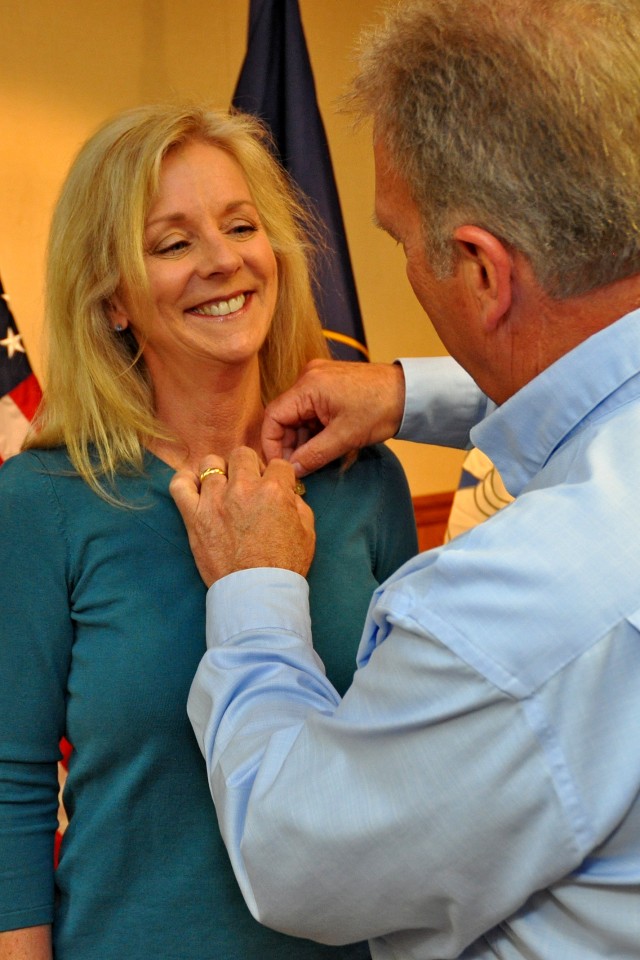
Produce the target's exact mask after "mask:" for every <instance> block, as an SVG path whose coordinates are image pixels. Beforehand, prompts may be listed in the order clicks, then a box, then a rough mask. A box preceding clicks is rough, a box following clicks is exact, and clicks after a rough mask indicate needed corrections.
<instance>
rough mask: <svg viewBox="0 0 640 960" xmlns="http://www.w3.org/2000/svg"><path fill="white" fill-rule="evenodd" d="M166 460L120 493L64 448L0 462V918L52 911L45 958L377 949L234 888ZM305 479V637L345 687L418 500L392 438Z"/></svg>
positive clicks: (1, 924)
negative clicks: (309, 529) (61, 812)
mask: <svg viewBox="0 0 640 960" xmlns="http://www.w3.org/2000/svg"><path fill="white" fill-rule="evenodd" d="M171 476H172V470H171V469H170V468H169V467H168V466H166V465H165V464H164V463H162V462H161V461H160V460H158V459H156V458H155V457H153V456H151V455H148V456H147V458H146V474H145V476H144V477H142V478H141V477H121V478H120V480H119V488H118V489H119V493H120V495H121V496H122V497H124V498H125V499H126V500H127V502H128V503H129V504H130V505H131V507H132V508H131V509H127V508H123V507H116V506H112V505H110V504H109V503H107V502H106V501H104V500H103V499H101V498H99V497H97V496H96V495H95V494H94V493H93V492H92V491H91V490H90V489H89V487H88V486H87V485H86V484H85V483H84V482H83V481H82V480H81V479H79V478H78V477H77V476H74V475H73V473H72V471H71V470H70V466H69V462H68V459H67V457H66V454H65V452H64V451H63V450H48V451H37V452H36V451H33V452H28V453H24V454H20V455H19V456H17V457H14V458H12V459H11V460H9V461H8V462H7V463H6V464H5V465H4V466H3V467H2V469H0V530H1V535H0V557H1V563H0V569H1V570H2V571H3V576H2V578H0V704H1V705H2V706H1V709H0V929H12V928H17V927H23V926H31V925H34V924H40V923H53V934H54V957H55V960H147V958H153V960H251V958H255V960H270V958H278V960H280V958H283V960H284V958H292V960H298V958H299V960H312V958H318V960H320V958H330V957H334V958H340V960H356V958H365V957H368V956H369V952H368V949H367V947H366V945H365V944H356V945H353V946H350V947H339V948H330V947H326V946H320V945H318V944H313V943H311V942H309V941H304V940H298V939H294V938H291V937H287V936H284V935H282V934H278V933H274V932H273V931H270V930H267V929H266V928H264V927H262V926H260V925H259V924H258V923H257V922H256V921H254V920H253V918H252V917H251V915H250V914H249V911H248V910H247V908H246V906H245V904H244V902H243V900H242V897H241V895H240V893H239V890H238V888H237V886H236V883H235V879H234V877H233V873H232V871H231V868H230V866H229V862H228V859H227V855H226V851H225V849H224V846H223V844H222V841H221V839H220V836H219V833H218V829H217V823H216V817H215V810H214V807H213V803H212V801H211V797H210V794H209V788H208V784H207V779H206V771H205V765H204V761H203V759H202V757H201V755H200V753H199V750H198V747H197V745H196V742H195V738H194V735H193V733H192V730H191V727H190V724H189V721H188V719H187V715H186V709H185V705H186V701H187V694H188V691H189V686H190V684H191V680H192V678H193V675H194V673H195V670H196V667H197V665H198V663H199V660H200V658H201V656H202V654H203V653H204V650H205V636H204V610H205V588H204V585H203V583H202V582H201V580H200V577H199V575H198V573H197V571H196V568H195V565H194V563H193V559H192V557H191V553H190V550H189V546H188V542H187V537H186V533H185V530H184V527H183V524H182V520H181V518H180V515H179V514H178V512H177V509H176V508H175V506H174V504H173V501H172V499H171V496H170V494H169V489H168V487H169V481H170V479H171ZM305 482H306V486H307V494H306V499H307V502H308V503H309V504H310V505H311V507H312V508H313V510H314V512H315V515H316V525H317V537H318V542H317V552H316V558H315V560H314V562H313V566H312V568H311V570H310V572H309V584H310V597H311V612H312V620H313V632H314V642H315V646H316V648H317V650H318V652H319V654H320V656H321V657H322V659H323V660H324V662H325V664H326V668H327V673H328V675H329V677H330V679H331V680H332V681H333V683H334V684H335V686H336V687H337V689H338V690H339V691H340V692H344V690H345V689H346V687H347V686H348V685H349V683H350V680H351V677H352V674H353V671H354V668H355V653H356V648H357V645H358V641H359V638H360V631H361V628H362V624H363V622H364V617H365V613H366V610H367V606H368V603H369V599H370V597H371V594H372V592H373V590H374V588H375V587H376V586H377V584H378V583H379V582H381V581H382V580H384V579H385V578H386V577H387V576H388V575H389V574H391V573H392V572H393V571H394V570H395V569H396V568H397V567H398V566H399V565H400V564H401V563H403V562H404V561H405V560H406V559H408V558H409V557H410V556H412V555H413V554H414V553H415V552H416V550H417V543H416V533H415V525H414V520H413V513H412V506H411V500H410V497H409V492H408V488H407V484H406V480H405V478H404V475H403V473H402V470H401V468H400V466H399V464H398V462H397V460H396V459H395V457H394V456H393V454H391V453H390V451H389V450H388V449H387V448H385V447H375V448H370V449H368V450H365V451H363V452H362V453H361V455H360V457H359V459H358V460H357V462H356V463H355V464H354V465H353V466H352V467H351V469H350V470H348V471H347V472H346V473H341V472H340V470H339V469H338V468H337V467H336V466H335V465H332V466H330V467H328V468H326V469H325V470H323V471H321V472H319V473H318V474H315V475H314V476H312V477H309V478H307V479H306V481H305ZM62 735H66V736H67V737H68V739H69V740H70V741H71V743H72V744H73V745H74V752H73V755H72V758H71V764H70V769H69V775H68V779H67V785H66V789H65V806H66V808H67V811H68V816H69V827H68V830H67V832H66V834H65V837H64V840H63V845H62V852H61V859H60V865H59V868H58V870H57V871H56V872H55V874H54V871H53V867H52V860H53V853H52V850H53V838H54V833H55V829H56V810H57V773H56V761H57V760H58V758H59V755H60V754H59V749H58V742H59V740H60V737H61V736H62ZM274 856H277V852H276V851H274ZM310 869H312V865H311V864H310ZM309 910H313V904H312V903H310V904H309Z"/></svg>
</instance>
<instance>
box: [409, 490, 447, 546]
mask: <svg viewBox="0 0 640 960" xmlns="http://www.w3.org/2000/svg"><path fill="white" fill-rule="evenodd" d="M454 493H455V491H454V490H447V491H445V492H443V493H427V494H425V495H423V496H421V497H414V498H413V511H414V513H415V516H416V526H417V527H418V544H419V546H420V549H421V550H429V549H430V548H431V547H437V546H440V544H441V543H443V542H444V535H445V532H446V529H447V523H448V521H449V512H450V510H451V504H452V502H453V495H454Z"/></svg>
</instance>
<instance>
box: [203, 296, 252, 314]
mask: <svg viewBox="0 0 640 960" xmlns="http://www.w3.org/2000/svg"><path fill="white" fill-rule="evenodd" d="M246 299H247V298H246V296H245V295H244V293H241V294H240V295H239V296H237V297H231V299H230V300H218V301H217V303H206V304H204V305H203V306H202V307H196V309H195V310H194V313H201V314H204V315H205V316H206V317H226V315H227V314H228V313H235V311H236V310H239V309H240V307H243V306H244V302H245V300H246Z"/></svg>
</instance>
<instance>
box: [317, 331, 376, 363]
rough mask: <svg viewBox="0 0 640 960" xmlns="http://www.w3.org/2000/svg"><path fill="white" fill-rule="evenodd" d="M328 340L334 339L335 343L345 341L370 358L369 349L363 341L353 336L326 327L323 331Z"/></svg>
mask: <svg viewBox="0 0 640 960" xmlns="http://www.w3.org/2000/svg"><path fill="white" fill-rule="evenodd" d="M322 332H323V333H324V335H325V337H326V339H327V340H333V341H334V342H335V343H344V344H346V345H347V346H349V347H353V349H354V350H359V351H360V353H362V354H363V355H364V356H365V357H366V359H367V360H368V359H369V351H368V350H367V348H366V347H365V346H363V345H362V344H361V343H358V341H357V340H354V339H353V337H347V336H346V335H345V334H344V333H337V332H336V331H335V330H327V329H326V328H325V329H324V330H323V331H322Z"/></svg>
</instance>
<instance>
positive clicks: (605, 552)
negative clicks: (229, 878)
mask: <svg viewBox="0 0 640 960" xmlns="http://www.w3.org/2000/svg"><path fill="white" fill-rule="evenodd" d="M429 366H430V364H429V361H423V362H421V363H420V364H418V365H416V364H408V365H407V366H406V374H407V383H408V386H409V402H408V411H409V412H408V415H407V417H406V418H405V425H404V428H403V429H404V430H405V435H406V431H407V430H408V429H411V425H410V424H409V427H407V421H411V420H412V418H413V416H414V413H415V411H416V410H419V409H420V408H422V409H426V407H428V406H429V405H430V404H431V402H432V401H434V402H436V403H439V404H440V406H439V409H440V410H441V411H443V410H444V407H443V406H442V404H441V403H440V401H441V400H442V396H443V395H444V394H443V392H442V391H444V393H446V392H447V391H446V389H445V385H446V379H447V378H446V377H445V376H443V375H442V374H443V372H444V368H443V369H442V370H441V371H440V372H439V374H438V375H437V376H436V378H435V379H436V381H437V387H434V386H433V384H432V383H430V380H429V376H428V370H429ZM639 371H640V312H636V313H633V314H630V315H628V316H627V317H624V318H623V319H621V320H620V321H618V322H617V323H616V324H614V325H613V326H611V327H609V328H607V329H605V330H604V331H601V332H600V333H598V334H596V335H595V336H593V337H591V338H590V339H589V340H587V341H585V342H584V343H583V344H581V345H580V346H579V347H578V348H577V349H576V350H574V351H572V352H571V353H570V354H568V355H566V356H565V357H563V358H562V359H560V360H559V361H558V362H557V363H555V364H554V365H553V366H551V367H550V368H548V369H547V370H545V371H544V372H543V373H542V374H541V375H540V376H538V377H537V378H536V379H535V380H534V381H532V382H531V383H530V384H528V385H527V386H526V387H525V388H524V389H522V390H521V391H520V392H519V393H517V394H516V395H515V396H513V397H512V398H511V399H509V400H508V401H507V402H506V403H505V404H503V405H502V406H501V407H500V408H498V409H496V410H494V411H493V412H492V413H491V414H490V415H489V416H487V417H486V419H484V420H483V421H482V422H481V423H479V424H478V425H477V426H476V427H475V428H474V429H473V431H472V433H471V439H472V441H473V443H474V444H475V445H476V446H478V447H479V448H480V449H482V450H483V451H484V452H485V453H486V454H487V455H488V456H489V457H490V458H491V459H492V460H493V461H494V463H495V464H496V466H497V467H498V469H499V470H500V472H501V474H502V476H503V478H504V480H505V483H506V485H507V488H508V489H509V490H510V492H511V493H513V494H514V495H516V497H517V499H516V500H515V502H514V503H512V504H511V505H510V506H508V507H506V508H505V509H504V510H503V511H501V512H500V513H498V514H496V515H495V516H494V517H493V518H492V519H491V520H489V521H487V523H485V524H483V525H481V526H480V527H477V528H475V529H473V530H471V531H469V532H468V533H466V534H464V535H463V536H461V537H459V538H458V539H456V540H454V541H453V542H451V543H450V544H448V545H447V546H445V547H441V548H438V549H437V550H431V551H429V552H427V553H424V554H421V555H420V556H419V557H416V558H415V559H414V560H412V561H410V562H409V563H407V564H405V565H404V566H403V567H402V568H401V569H400V570H399V571H398V573H397V574H396V575H394V576H393V577H392V578H391V579H390V580H388V581H387V582H386V583H385V584H383V585H382V586H381V587H380V588H379V589H378V590H377V591H376V594H375V595H374V598H373V601H372V603H371V606H370V609H369V614H368V617H367V621H366V624H365V627H364V633H363V638H362V642H361V645H360V650H359V654H358V666H359V669H358V671H357V672H356V675H355V678H354V682H353V685H352V687H351V688H350V689H349V691H348V692H347V694H346V695H345V697H344V698H343V699H342V700H340V698H339V697H338V695H337V694H336V692H335V691H334V690H333V688H332V687H331V685H330V684H329V682H328V681H327V679H326V677H325V676H324V672H323V668H322V664H321V663H320V661H319V659H318V658H317V656H316V655H315V653H314V651H313V648H312V644H311V632H310V625H309V618H308V612H307V601H306V583H305V581H304V580H303V579H302V578H301V577H298V576H297V575H296V574H293V573H290V572H288V571H284V570H270V569H267V570H265V569H263V570H253V571H241V572H239V573H235V574H232V575H231V576H229V577H226V578H225V579H224V580H221V581H219V582H218V583H216V584H215V585H214V586H213V587H212V588H211V590H210V591H209V596H208V603H209V604H210V610H211V611H213V610H215V616H210V617H209V624H208V629H209V635H208V644H209V650H208V652H207V654H206V655H205V657H204V659H203V661H202V663H201V666H200V668H199V671H198V674H197V676H196V678H195V681H194V684H193V687H192V691H191V695H190V699H189V714H190V717H191V720H192V723H193V725H194V729H195V731H196V734H197V737H198V741H199V743H200V746H201V748H202V750H203V753H204V755H205V757H206V761H207V767H208V772H209V779H210V784H211V789H212V793H213V798H214V801H215V805H216V809H217V813H218V818H219V821H220V826H221V829H222V834H223V836H224V838H225V842H226V844H227V847H228V850H229V854H230V857H231V860H232V862H233V866H234V870H235V872H236V876H237V878H238V881H239V883H240V885H241V888H242V890H243V893H244V896H245V898H246V900H247V902H248V904H249V907H250V909H251V910H252V912H253V913H254V914H255V916H256V917H258V918H259V919H260V920H262V921H263V922H264V923H266V924H268V925H270V926H274V927H276V928H277V929H280V930H284V931H286V932H288V933H293V934H297V935H301V936H306V937H310V938H315V939H318V940H321V941H325V942H327V943H334V944H339V943H344V942H348V941H351V940H359V939H362V938H370V940H371V948H372V955H373V957H374V958H375V960H391V958H393V960H398V958H412V960H417V958H420V960H427V958H434V960H444V958H454V957H455V958H464V960H480V958H482V960H488V958H496V957H499V958H503V960H516V958H517V960H594V958H599V960H604V958H606V960H614V958H615V960H632V958H634V960H637V958H638V957H640V372H639ZM452 383H453V384H454V385H455V386H452V387H451V389H450V390H449V399H450V401H451V402H452V403H453V404H454V406H455V401H456V397H458V398H460V399H461V400H462V402H463V405H464V406H465V408H466V411H467V412H466V415H468V416H469V418H470V420H471V419H473V417H474V416H478V415H481V413H482V410H483V402H482V400H481V398H479V396H478V394H477V392H474V390H473V389H472V388H471V387H470V385H469V382H468V381H465V379H464V377H462V376H461V375H459V374H458V373H455V372H454V374H453V379H452ZM434 389H435V390H436V392H438V393H439V394H440V398H439V399H438V397H434V396H432V394H433V391H434ZM412 411H414V413H412ZM467 426H470V422H469V423H468V424H467ZM452 429H453V431H454V433H456V436H457V439H458V440H460V439H461V438H462V433H463V432H464V431H462V430H461V420H460V415H456V416H455V417H454V422H453V427H452ZM422 439H428V438H427V436H426V435H425V434H424V433H423V434H422Z"/></svg>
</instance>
